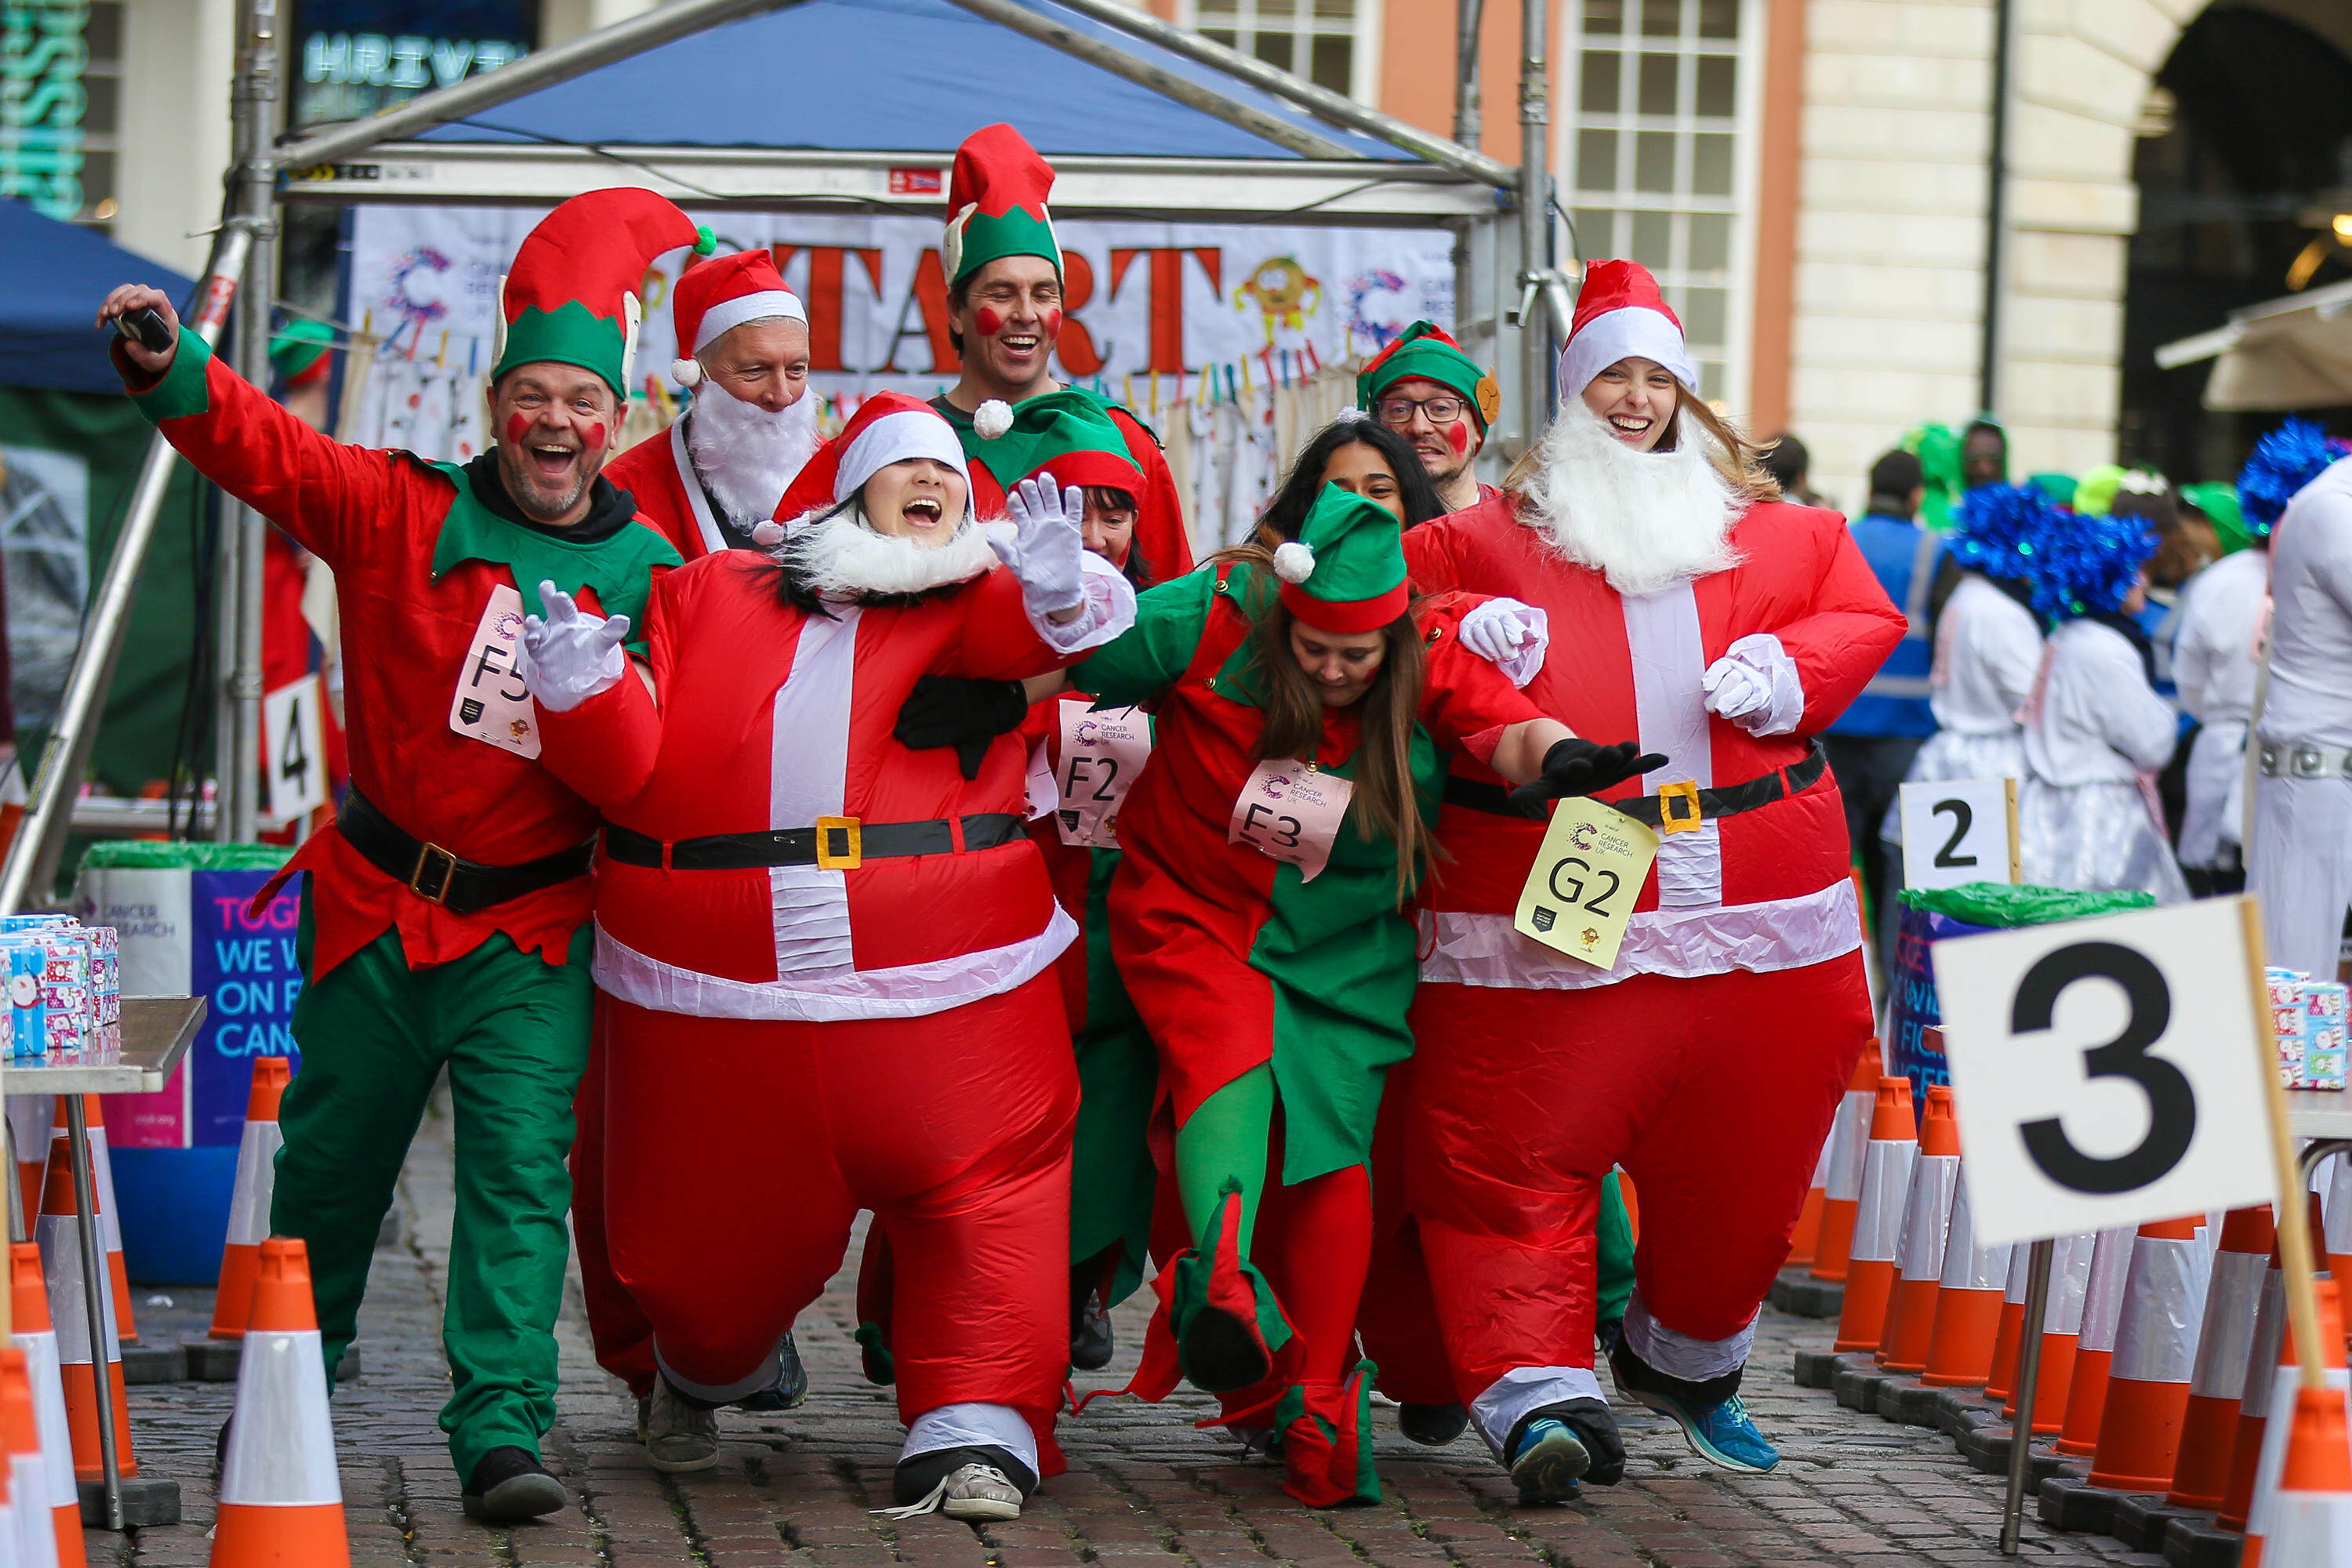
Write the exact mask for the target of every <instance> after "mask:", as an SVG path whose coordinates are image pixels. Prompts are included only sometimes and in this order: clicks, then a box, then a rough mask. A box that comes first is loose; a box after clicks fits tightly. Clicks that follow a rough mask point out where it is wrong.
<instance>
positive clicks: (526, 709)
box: [449, 583, 539, 757]
mask: <svg viewBox="0 0 2352 1568" xmlns="http://www.w3.org/2000/svg"><path fill="white" fill-rule="evenodd" d="M449 728H451V729H452V730H455V731H457V733H459V734H460V735H463V736H465V737H467V739H468V740H474V741H482V742H488V744H490V745H493V746H501V747H504V748H505V749H506V750H508V751H509V752H514V753H516V754H517V755H519V756H525V757H536V756H538V755H539V710H537V709H536V708H533V707H532V706H531V701H530V691H529V690H528V689H525V687H524V686H523V683H522V595H520V594H519V593H517V592H515V590H514V589H513V588H512V587H510V586H509V585H508V584H503V583H502V584H499V586H497V587H495V588H493V589H491V590H490V602H489V604H488V606H487V607H486V608H485V609H484V610H483V611H482V624H481V625H479V626H476V627H475V628H474V640H473V641H472V642H471V643H469V644H467V648H466V658H465V662H464V663H463V664H461V665H460V666H459V667H458V668H457V695H456V696H454V697H452V698H451V699H450V700H449Z"/></svg>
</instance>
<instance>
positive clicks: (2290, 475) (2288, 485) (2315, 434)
mask: <svg viewBox="0 0 2352 1568" xmlns="http://www.w3.org/2000/svg"><path fill="white" fill-rule="evenodd" d="M2347 451H2352V446H2347V444H2346V443H2344V442H2342V441H2334V440H2330V439H2329V438H2328V436H2327V432H2326V431H2325V430H2323V429H2321V428H2320V427H2319V426H2316V425H2314V424H2313V423H2311V422H2310V421H2309V420H2307V419H2295V418H2292V417H2290V418H2289V419H2288V420H2287V422H2286V423H2285V424H2284V425H2281V426H2279V427H2278V428H2277V429H2275V430H2273V431H2272V432H2271V433H2270V434H2269V435H2267V436H2264V437H2263V438H2262V439H2261V440H2259V441H2257V442H2255V443H2254V455H2253V456H2252V457H2251V458H2247V459H2246V467H2245V471H2244V472H2242V473H2241V474H2240V475H2239V476H2238V505H2239V509H2240V510H2241V511H2242V513H2243V514H2244V517H2245V521H2246V531H2247V532H2248V533H2249V534H2251V535H2252V537H2254V538H2256V539H2267V538H2269V537H2270V531H2271V530H2272V529H2273V528H2274V527H2276V526H2277V524H2278V520H2279V514H2280V513H2281V512H2283V511H2284V510H2286V503H2287V502H2289V501H2291V500H2294V494H2295V492H2296V491H2297V490H2299V489H2303V487H2304V486H2305V485H2307V484H2309V483H2311V481H2312V480H2314V479H2317V478H2318V477H2319V471H2320V470H2321V469H2322V468H2326V467H2327V465H2329V464H2330V463H2333V462H2334V461H2336V458H2340V457H2343V456H2344V455H2345V453H2346V452H2347Z"/></svg>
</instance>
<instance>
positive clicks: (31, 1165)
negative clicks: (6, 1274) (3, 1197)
mask: <svg viewBox="0 0 2352 1568" xmlns="http://www.w3.org/2000/svg"><path fill="white" fill-rule="evenodd" d="M51 1098H52V1097H50V1096H47V1095H40V1094H17V1095H11V1096H9V1097H8V1101H7V1104H8V1144H9V1147H10V1148H12V1149H14V1150H15V1151H16V1196H17V1199H18V1201H19V1204H20V1205H21V1206H20V1208H19V1209H18V1212H19V1213H21V1214H22V1215H24V1216H25V1234H26V1236H30V1235H32V1234H33V1222H34V1221H35V1220H37V1219H39V1218H40V1217H41V1173H43V1172H44V1171H47V1169H48V1168H49V1122H50V1120H51V1118H52V1117H53V1116H54V1115H55V1114H56V1108H55V1106H54V1105H53V1104H52V1103H51Z"/></svg>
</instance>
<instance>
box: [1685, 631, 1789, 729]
mask: <svg viewBox="0 0 2352 1568" xmlns="http://www.w3.org/2000/svg"><path fill="white" fill-rule="evenodd" d="M1699 686H1700V688H1701V689H1703V690H1704V691H1705V692H1706V708H1707V711H1708V712H1710V713H1713V714H1716V715H1717V717H1719V718H1722V719H1724V720H1725V721H1728V722H1730V723H1733V724H1737V725H1738V726H1739V727H1740V728H1741V729H1743V730H1745V731H1748V733H1749V734H1751V735H1785V734H1787V733H1789V732H1790V731H1792V730H1794V729H1795V728H1796V727H1797V721H1799V720H1800V719H1801V718H1803V717H1804V714H1805V690H1804V687H1803V685H1802V683H1801V682H1800V681H1799V680H1798V679H1797V661H1796V660H1795V659H1793V658H1790V657H1789V651H1788V649H1786V648H1784V647H1781V646H1780V638H1779V637H1774V636H1772V635H1771V634H1770V633H1769V632H1759V633H1755V634H1753V635H1751V636H1748V637H1741V638H1740V639H1739V640H1738V642H1735V643H1733V644H1732V645H1731V647H1729V648H1727V650H1725V652H1724V656H1723V657H1722V658H1718V659H1717V660H1716V661H1715V662H1714V663H1713V664H1711V665H1709V666H1707V669H1706V674H1705V675H1703V676H1701V677H1700V678H1699Z"/></svg>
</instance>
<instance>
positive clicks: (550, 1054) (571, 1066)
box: [269, 893, 592, 1481]
mask: <svg viewBox="0 0 2352 1568" xmlns="http://www.w3.org/2000/svg"><path fill="white" fill-rule="evenodd" d="M311 937H312V933H311V925H310V900H309V897H308V895H307V893H306V895H305V897H304V900H303V904H302V923H301V931H300V950H299V956H300V959H301V963H302V973H303V974H304V976H305V979H306V984H305V985H304V987H303V990H302V994H301V996H300V997H299V1000H297V1002H296V1003H295V1006H294V1037H295V1039H296V1041H297V1042H298V1043H299V1045H300V1046H301V1047H302V1069H301V1071H299V1072H298V1073H296V1074H295V1075H294V1081H293V1083H292V1085H291V1086H290V1087H289V1088H288V1089H287V1090H286V1098H285V1100H284V1102H283V1103H282V1105H281V1106H280V1107H279V1110H278V1127H279V1131H282V1132H283V1133H284V1135H285V1139H286V1146H285V1148H284V1149H282V1150H281V1151H279V1152H278V1183H277V1195H276V1198H275V1200H274V1201H273V1203H272V1205H271V1207H270V1215H269V1220H270V1228H271V1229H272V1230H273V1231H275V1232H276V1233H278V1235H281V1236H297V1237H301V1238H302V1240H303V1241H304V1243H305V1244H306V1245H307V1246H308V1247H309V1248H310V1279H311V1288H312V1290H313V1292H314V1294H315V1296H316V1298H317V1301H318V1309H319V1329H320V1338H321V1339H322V1340H323V1341H324V1342H325V1349H326V1360H327V1385H328V1386H329V1387H330V1388H331V1387H333V1386H334V1381H335V1366H336V1363H339V1362H340V1361H341V1359H342V1354H343V1350H344V1348H345V1347H346V1346H348V1345H349V1344H350V1343H351V1342H352V1332H353V1331H354V1329H355V1328H356V1327H357V1324H358V1320H359V1307H360V1298H361V1297H362V1295H363V1294H364V1293H365V1291H366V1289H367V1276H368V1264H369V1261H370V1259H371V1258H373V1255H374V1252H375V1238H376V1232H377V1229H378V1227H379V1226H382V1225H383V1215H384V1212H385V1211H386V1210H387V1209H388V1208H390V1207H391V1206H392V1194H393V1184H394V1181H395V1180H396V1179H397V1178H398V1176H399V1174H400V1167H401V1164H402V1163H403V1161H404V1159H405V1158H406V1157H407V1153H408V1145H409V1141H410V1140H411V1139H412V1138H414V1137H415V1134H416V1126H417V1123H418V1121H421V1120H422V1119H423V1117H424V1114H425V1100H426V1098H427V1097H428V1096H429V1095H430V1094H431V1093H432V1091H433V1084H434V1080H435V1079H436V1078H438V1077H439V1076H440V1073H441V1069H442V1068H444V1067H446V1068H448V1071H449V1096H450V1100H451V1101H452V1103H453V1105H454V1107H455V1109H456V1112H457V1194H456V1197H457V1221H456V1226H455V1228H454V1229H453V1231H452V1234H451V1236H450V1241H449V1280H448V1297H447V1300H446V1304H445V1306H444V1309H443V1316H442V1325H441V1343H442V1348H443V1350H444V1351H445V1352H446V1354H447V1356H448V1358H449V1378H450V1382H451V1384H453V1385H454V1386H453V1390H452V1392H451V1394H450V1395H449V1403H448V1404H447V1405H444V1406H442V1409H441V1429H442V1430H443V1431H445V1432H446V1433H448V1434H449V1457H450V1458H451V1459H452V1460H453V1461H454V1462H455V1463H456V1465H457V1476H458V1479H460V1480H461V1481H462V1480H466V1479H470V1478H471V1477H472V1475H473V1473H474V1468H475V1466H477V1465H478V1464H479V1463H480V1462H481V1458H482V1456H483V1455H484V1454H486V1453H488V1452H489V1450H491V1449H492V1448H498V1447H508V1446H511V1447H518V1448H522V1449H526V1450H528V1451H529V1452H530V1453H532V1454H537V1453H538V1452H539V1439H540V1436H541V1434H542V1433H544V1432H545V1431H546V1430H547V1429H548V1428H549V1427H550V1426H552V1425H554V1422H555V1388H556V1350H555V1317H556V1313H557V1311H558V1310H560V1308H561V1307H562V1300H563V1269H564V1263H565V1261H566V1259H567V1258H568V1257H569V1256H570V1249H571V1237H570V1236H569V1233H568V1232H567V1231H566V1230H565V1228H564V1214H565V1212H566V1211H567V1210H568V1209H569V1208H570V1207H571V1205H572V1178H571V1175H570V1173H569V1172H567V1171H566V1169H565V1168H564V1156H565V1154H566V1153H567V1152H570V1150H571V1147H572V1092H573V1090H574V1089H577V1088H578V1087H579V1083H580V1071H581V1068H582V1066H583V1064H584V1063H585V1061H586V1060H587V1056H588V1020H589V1005H590V996H591V984H590V979H589V968H588V963H589V950H590V945H591V942H592V938H591V934H590V931H589V928H588V927H586V926H583V927H582V928H581V929H580V931H578V932H577V933H576V934H574V936H573V937H572V947H571V952H570V956H569V962H567V963H563V964H562V965H556V964H551V963H547V962H546V961H545V960H543V959H541V958H540V957H538V956H537V955H536V954H531V953H525V952H519V951H517V950H516V948H515V946H514V944H513V943H512V942H509V940H508V939H507V938H506V937H504V936H493V937H492V938H491V939H490V940H489V941H488V942H484V943H483V944H482V945H481V946H480V947H478V948H476V949H475V950H474V951H473V952H469V953H467V954H466V955H465V956H464V957H463V958H459V959H457V960H454V961H453V962H451V963H444V964H439V965H436V966H435V967H433V968H429V969H414V970H413V969H411V968H409V967H408V961H407V959H406V958H405V957H404V955H403V953H402V952H401V946H400V933H399V932H398V931H396V930H394V931H385V932H384V933H383V935H382V936H380V937H378V938H376V940H375V941H374V942H371V943H369V944H368V945H367V946H366V947H364V948H362V949H361V950H360V951H359V952H356V953H353V954H352V956H351V957H350V958H348V959H346V960H344V961H343V962H342V963H340V964H338V965H336V966H335V968H334V969H333V970H332V971H331V972H330V973H326V974H324V975H320V976H317V977H315V978H312V977H311V976H310V963H311Z"/></svg>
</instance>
